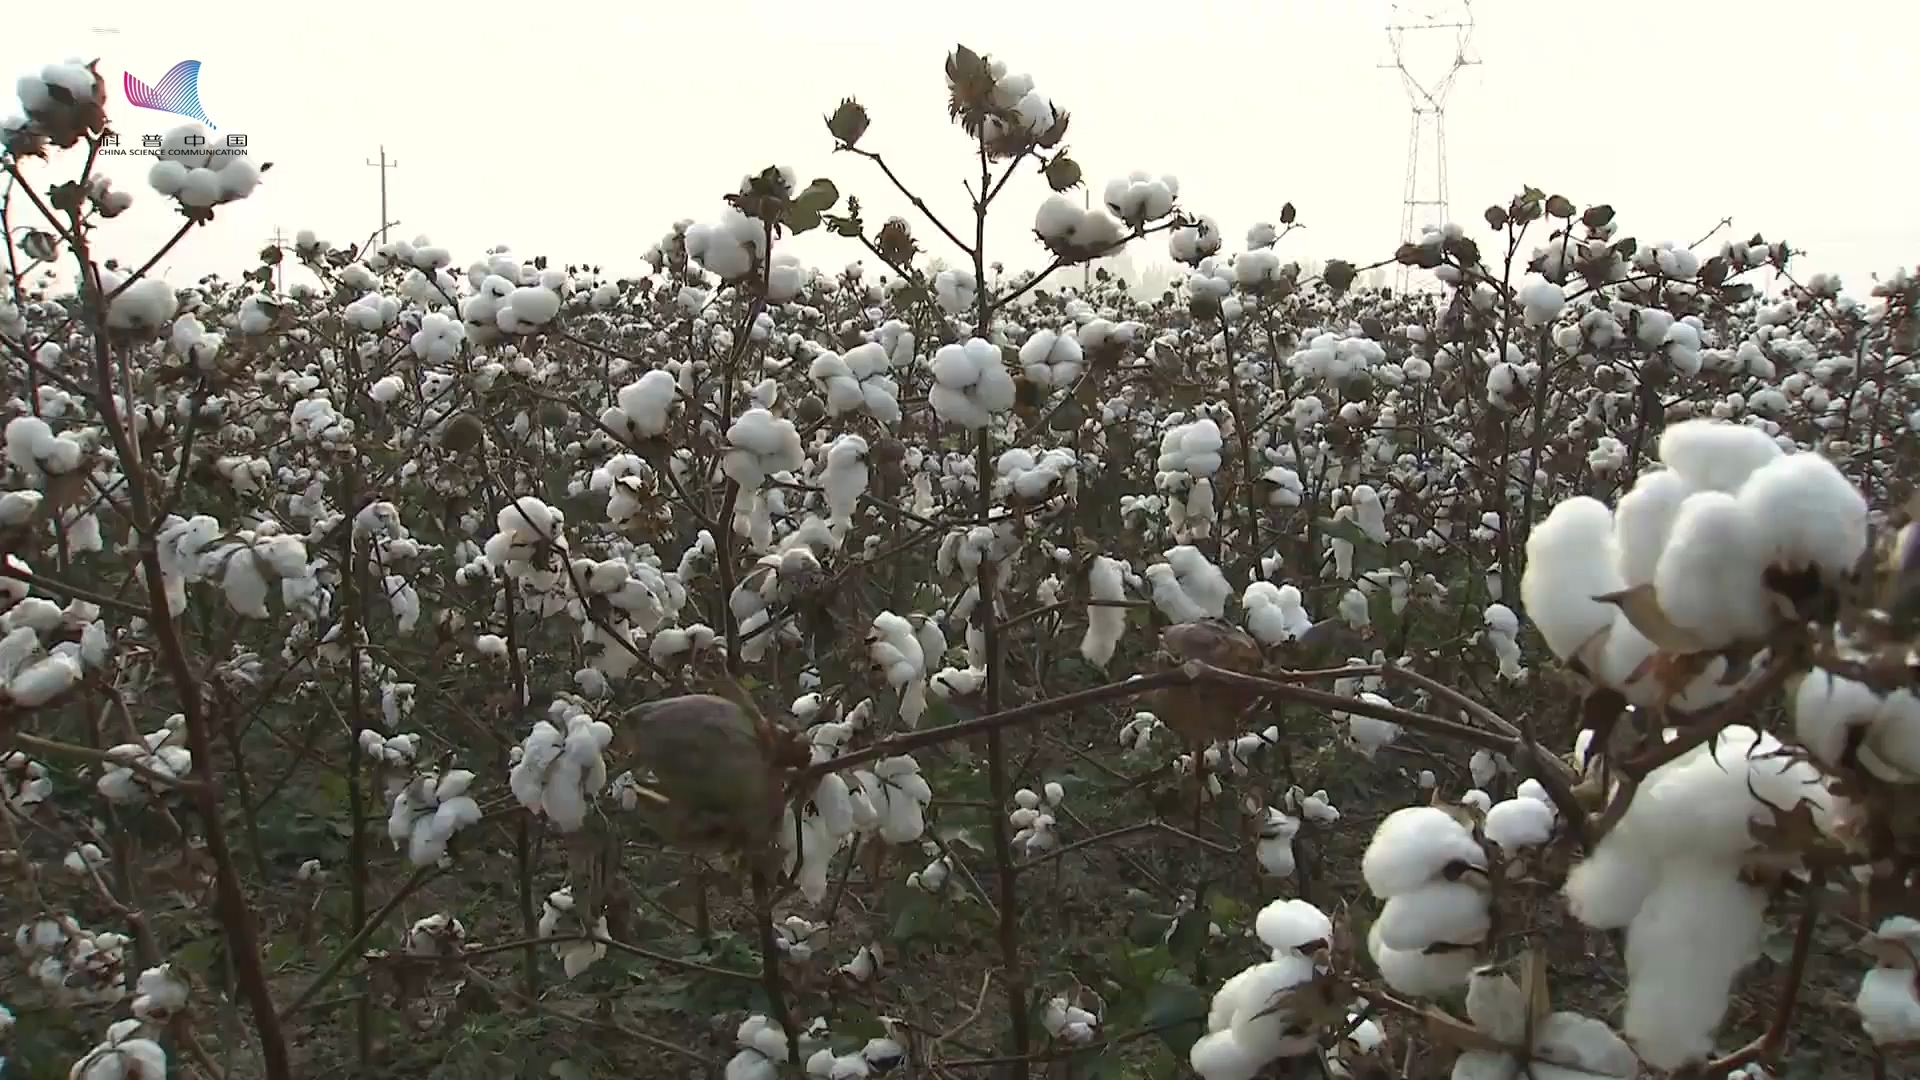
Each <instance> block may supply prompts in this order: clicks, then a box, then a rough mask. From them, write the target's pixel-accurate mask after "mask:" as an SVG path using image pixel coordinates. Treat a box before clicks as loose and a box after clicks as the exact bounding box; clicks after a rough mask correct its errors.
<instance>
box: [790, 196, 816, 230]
mask: <svg viewBox="0 0 1920 1080" xmlns="http://www.w3.org/2000/svg"><path fill="white" fill-rule="evenodd" d="M785 222H786V226H787V231H788V232H791V233H792V234H793V235H795V236H799V235H800V234H801V233H803V232H812V231H813V230H814V229H817V228H819V227H820V215H819V214H818V213H815V212H814V211H812V210H809V209H807V208H806V207H804V206H801V205H799V204H798V203H796V204H794V205H792V206H789V207H787V213H786V218H785Z"/></svg>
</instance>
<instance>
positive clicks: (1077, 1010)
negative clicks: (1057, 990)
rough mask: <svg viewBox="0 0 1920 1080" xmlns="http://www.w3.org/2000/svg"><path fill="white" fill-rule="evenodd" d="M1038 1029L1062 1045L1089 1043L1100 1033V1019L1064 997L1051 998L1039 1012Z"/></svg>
mask: <svg viewBox="0 0 1920 1080" xmlns="http://www.w3.org/2000/svg"><path fill="white" fill-rule="evenodd" d="M1040 1029H1041V1030H1042V1031H1045V1032H1046V1033H1047V1037H1048V1038H1052V1039H1057V1040H1059V1041H1061V1042H1064V1043H1074V1044H1081V1043H1090V1042H1092V1041H1093V1038H1094V1036H1095V1035H1098V1034H1099V1033H1100V1018H1099V1017H1098V1016H1096V1015H1094V1014H1093V1013H1092V1012H1089V1011H1088V1010H1086V1009H1083V1008H1081V1007H1080V1006H1078V1005H1075V1004H1074V1003H1073V1002H1071V1001H1069V1000H1067V999H1066V998H1064V997H1053V998H1050V999H1048V1001H1047V1007H1046V1008H1045V1009H1043V1010H1041V1013H1040Z"/></svg>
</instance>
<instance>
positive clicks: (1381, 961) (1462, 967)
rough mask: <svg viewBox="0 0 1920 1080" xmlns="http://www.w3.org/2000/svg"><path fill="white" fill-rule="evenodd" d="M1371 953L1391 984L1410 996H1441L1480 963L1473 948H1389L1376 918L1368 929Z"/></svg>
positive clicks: (1460, 984)
mask: <svg viewBox="0 0 1920 1080" xmlns="http://www.w3.org/2000/svg"><path fill="white" fill-rule="evenodd" d="M1367 954H1368V955H1369V956H1371V957H1372V958H1373V962H1374V965H1375V966H1377V967H1378V968H1379V969H1380V977H1381V978H1382V979H1385V980H1386V983H1387V985H1388V986H1390V987H1392V988H1393V989H1395V990H1397V991H1399V992H1400V993H1402V994H1406V995H1408V996H1410V997H1441V996H1443V995H1446V994H1451V993H1454V992H1456V991H1458V990H1459V989H1460V988H1461V987H1463V986H1465V985H1466V983H1467V978H1468V977H1469V976H1470V975H1472V973H1473V969H1474V968H1476V967H1479V966H1480V961H1479V959H1478V954H1476V953H1475V952H1474V950H1472V949H1444V950H1441V951H1438V952H1431V953H1429V952H1418V951H1408V950H1403V949H1389V948H1387V947H1386V946H1385V945H1383V944H1381V942H1380V924H1379V922H1378V921H1377V920H1376V921H1375V922H1374V924H1373V927H1372V928H1371V929H1370V930H1368V931H1367Z"/></svg>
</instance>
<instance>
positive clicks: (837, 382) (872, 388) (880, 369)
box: [807, 341, 903, 425]
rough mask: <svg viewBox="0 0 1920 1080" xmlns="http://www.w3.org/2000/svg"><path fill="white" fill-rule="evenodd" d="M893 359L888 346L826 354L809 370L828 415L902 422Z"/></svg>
mask: <svg viewBox="0 0 1920 1080" xmlns="http://www.w3.org/2000/svg"><path fill="white" fill-rule="evenodd" d="M893 366H894V363H893V356H892V354H890V353H889V352H888V351H887V348H886V346H884V345H882V344H880V343H879V342H875V341H868V342H863V343H861V344H859V345H856V346H854V347H853V348H851V349H848V350H847V351H846V352H844V353H838V354H836V353H830V352H823V353H821V354H819V355H818V356H815V357H814V358H813V360H812V362H811V363H810V364H809V366H808V368H807V378H808V379H809V380H811V381H812V383H813V385H814V387H815V388H816V389H817V390H818V391H819V392H820V399H821V402H822V404H824V405H825V407H826V412H827V415H828V416H844V415H847V414H850V413H856V412H860V411H863V410H864V411H865V412H867V413H868V414H870V415H871V416H872V417H873V418H874V419H875V420H878V421H880V422H881V423H882V424H887V425H893V424H897V423H899V422H900V418H901V416H902V415H903V414H902V411H901V408H900V386H899V384H898V383H897V382H895V381H894V379H893V376H892V375H891V374H890V373H891V371H892V370H893Z"/></svg>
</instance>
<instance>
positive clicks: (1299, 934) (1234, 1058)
mask: <svg viewBox="0 0 1920 1080" xmlns="http://www.w3.org/2000/svg"><path fill="white" fill-rule="evenodd" d="M1254 932H1255V933H1256V934H1257V935H1258V937H1259V938H1260V942H1261V944H1262V945H1264V946H1266V947H1267V948H1268V949H1269V950H1270V952H1271V957H1270V959H1268V960H1266V961H1263V962H1261V963H1258V964H1254V965H1253V966H1251V967H1248V968H1245V969H1243V970H1242V971H1240V972H1239V973H1238V974H1235V975H1233V976H1232V977H1230V978H1229V979H1227V981H1226V982H1224V983H1222V984H1221V986H1220V988H1219V989H1218V990H1216V991H1215V992H1214V995H1213V1000H1212V1003H1211V1004H1210V1005H1209V1007H1208V1010H1207V1031H1206V1034H1204V1035H1202V1036H1201V1037H1200V1039H1199V1040H1198V1041H1197V1042H1195V1043H1194V1044H1193V1047H1192V1049H1191V1050H1190V1051H1189V1052H1188V1063H1189V1064H1190V1065H1192V1067H1193V1071H1194V1072H1196V1073H1198V1074H1199V1075H1200V1076H1201V1077H1203V1078H1204V1080H1253V1077H1255V1076H1257V1075H1259V1074H1260V1073H1261V1072H1262V1071H1263V1070H1264V1069H1266V1068H1267V1066H1268V1065H1269V1064H1270V1063H1272V1062H1275V1061H1279V1060H1282V1059H1285V1058H1297V1057H1302V1056H1305V1055H1309V1054H1317V1053H1318V1052H1319V1050H1320V1042H1319V1028H1320V1023H1321V1017H1320V1015H1319V1014H1320V1012H1321V1011H1323V1010H1324V1008H1325V1003H1326V997H1325V993H1324V989H1323V986H1322V983H1323V981H1324V978H1325V977H1326V975H1327V968H1326V965H1325V952H1324V949H1325V947H1326V946H1328V945H1330V944H1331V943H1332V940H1333V934H1334V931H1333V923H1332V920H1330V919H1328V918H1327V916H1326V914H1325V913H1323V912H1322V911H1321V910H1320V909H1319V908H1317V907H1314V906H1313V905H1312V904H1310V903H1308V902H1306V901H1304V900H1276V901H1274V902H1273V903H1270V904H1268V905H1267V906H1266V907H1264V908H1262V909H1261V910H1260V913H1259V914H1258V915H1257V916H1256V917H1255V919H1254Z"/></svg>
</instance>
